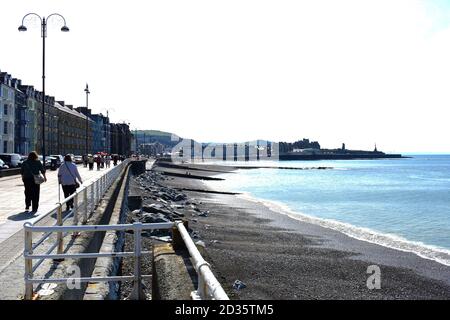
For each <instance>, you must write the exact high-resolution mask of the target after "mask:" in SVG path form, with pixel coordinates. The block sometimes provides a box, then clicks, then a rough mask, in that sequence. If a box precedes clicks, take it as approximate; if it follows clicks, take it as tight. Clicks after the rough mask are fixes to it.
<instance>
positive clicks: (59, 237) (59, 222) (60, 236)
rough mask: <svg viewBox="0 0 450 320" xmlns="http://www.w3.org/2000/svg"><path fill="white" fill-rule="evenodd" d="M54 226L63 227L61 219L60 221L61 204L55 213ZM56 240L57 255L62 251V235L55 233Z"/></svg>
mask: <svg viewBox="0 0 450 320" xmlns="http://www.w3.org/2000/svg"><path fill="white" fill-rule="evenodd" d="M56 224H57V225H58V226H62V225H63V219H62V204H61V203H60V204H59V206H58V211H57V213H56ZM56 238H57V241H58V254H62V253H63V250H64V239H63V233H62V232H58V233H56Z"/></svg>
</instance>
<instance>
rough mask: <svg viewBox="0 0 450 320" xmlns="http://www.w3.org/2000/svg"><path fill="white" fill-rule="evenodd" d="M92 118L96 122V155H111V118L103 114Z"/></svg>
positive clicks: (91, 116) (94, 131) (94, 132)
mask: <svg viewBox="0 0 450 320" xmlns="http://www.w3.org/2000/svg"><path fill="white" fill-rule="evenodd" d="M90 118H91V119H92V121H93V122H94V130H93V134H94V146H93V148H94V153H97V152H107V153H111V129H110V123H109V118H108V117H105V116H104V115H103V114H101V113H100V114H91V115H90Z"/></svg>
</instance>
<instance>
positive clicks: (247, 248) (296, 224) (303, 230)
mask: <svg viewBox="0 0 450 320" xmlns="http://www.w3.org/2000/svg"><path fill="white" fill-rule="evenodd" d="M203 168H205V169H207V171H203V170H202V169H203ZM155 170H158V171H165V170H167V171H171V172H178V173H180V175H179V176H171V177H170V179H167V180H165V181H164V184H165V185H167V186H169V187H173V188H180V189H185V191H184V192H185V193H186V194H187V195H188V197H189V198H193V199H195V200H196V201H198V202H200V204H199V207H200V208H201V210H204V211H209V215H208V216H207V217H195V218H193V217H189V216H187V217H186V218H187V219H188V220H189V221H190V222H189V225H190V227H191V228H192V229H193V230H195V231H197V232H198V234H199V235H200V239H201V240H202V241H203V242H204V243H205V244H206V251H207V257H205V258H206V259H207V260H208V261H209V262H210V263H211V264H212V266H213V269H214V271H215V272H216V274H217V275H218V278H219V281H220V282H221V283H222V284H223V286H224V288H225V289H226V291H227V292H229V293H230V295H231V297H232V298H239V299H450V267H448V266H445V265H442V264H439V263H437V262H435V261H432V260H428V259H423V258H421V257H419V256H417V255H416V254H413V253H409V252H404V251H399V250H394V249H390V248H387V247H383V246H380V245H377V244H372V243H368V242H365V241H360V240H357V239H354V238H351V237H349V236H347V235H345V234H343V233H340V232H338V231H334V230H331V229H328V228H324V227H322V226H319V225H315V224H311V223H306V222H303V221H299V220H295V219H292V218H291V217H289V216H287V215H285V214H281V213H277V212H274V211H273V210H271V209H269V208H268V207H267V206H266V205H264V204H263V203H262V202H258V201H252V200H249V199H245V198H243V197H241V196H237V195H233V194H220V193H209V192H208V193H206V192H198V191H186V189H193V190H211V188H209V187H208V185H207V184H205V183H203V182H202V181H201V180H199V179H192V178H190V177H189V176H184V177H183V175H184V174H186V173H188V171H189V174H190V172H192V175H194V174H195V176H197V177H198V176H201V175H204V176H213V175H215V174H220V173H223V172H224V171H226V170H228V171H229V169H226V168H224V167H223V166H208V167H203V166H200V167H198V166H197V167H196V168H195V173H194V169H192V168H189V169H186V168H161V167H158V168H156V169H155ZM370 265H377V266H379V267H380V270H381V289H379V290H378V289H373V290H369V289H368V287H367V284H366V282H367V279H368V277H369V276H370V274H368V273H367V268H368V266H370ZM235 280H241V281H242V282H244V283H245V284H246V285H247V287H246V288H244V289H241V290H239V291H237V290H234V289H232V285H233V283H234V281H235Z"/></svg>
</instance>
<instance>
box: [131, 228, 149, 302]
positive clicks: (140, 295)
mask: <svg viewBox="0 0 450 320" xmlns="http://www.w3.org/2000/svg"><path fill="white" fill-rule="evenodd" d="M133 231H134V284H133V292H132V294H131V297H130V298H131V299H132V300H145V295H144V291H143V289H142V277H141V232H142V223H140V222H137V223H134V224H133Z"/></svg>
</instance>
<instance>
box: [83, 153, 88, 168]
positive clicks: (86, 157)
mask: <svg viewBox="0 0 450 320" xmlns="http://www.w3.org/2000/svg"><path fill="white" fill-rule="evenodd" d="M83 164H84V167H85V168H87V166H88V155H87V154H85V155H83Z"/></svg>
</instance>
